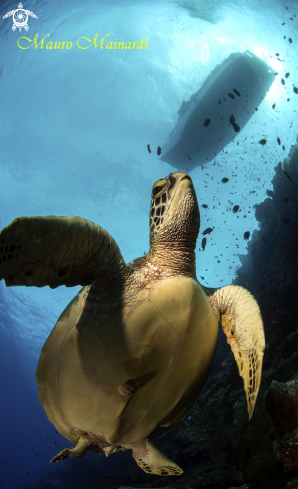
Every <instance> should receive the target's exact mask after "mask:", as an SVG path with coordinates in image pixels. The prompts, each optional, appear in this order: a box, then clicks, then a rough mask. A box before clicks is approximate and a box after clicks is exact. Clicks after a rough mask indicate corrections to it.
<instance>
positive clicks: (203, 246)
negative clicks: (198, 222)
mask: <svg viewBox="0 0 298 489" xmlns="http://www.w3.org/2000/svg"><path fill="white" fill-rule="evenodd" d="M206 243H207V238H203V239H202V249H203V251H204V249H205V246H206Z"/></svg>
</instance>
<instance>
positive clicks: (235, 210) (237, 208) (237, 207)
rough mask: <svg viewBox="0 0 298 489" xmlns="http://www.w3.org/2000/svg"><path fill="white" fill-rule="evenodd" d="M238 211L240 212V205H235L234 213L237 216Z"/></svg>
mask: <svg viewBox="0 0 298 489" xmlns="http://www.w3.org/2000/svg"><path fill="white" fill-rule="evenodd" d="M238 211H239V205H234V207H233V212H234V213H235V214H236V212H238Z"/></svg>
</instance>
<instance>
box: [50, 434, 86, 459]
mask: <svg viewBox="0 0 298 489" xmlns="http://www.w3.org/2000/svg"><path fill="white" fill-rule="evenodd" d="M89 447H90V440H89V437H88V435H82V436H80V438H79V440H78V442H77V444H76V446H75V447H74V448H64V449H63V450H61V452H59V453H57V455H56V456H55V457H54V458H52V460H51V464H53V463H54V462H61V460H66V459H67V458H70V457H77V458H81V457H84V455H86V453H87V451H88V449H89Z"/></svg>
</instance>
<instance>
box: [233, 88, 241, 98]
mask: <svg viewBox="0 0 298 489" xmlns="http://www.w3.org/2000/svg"><path fill="white" fill-rule="evenodd" d="M233 91H234V92H235V93H236V95H238V97H241V95H240V93H239V92H238V90H236V88H233Z"/></svg>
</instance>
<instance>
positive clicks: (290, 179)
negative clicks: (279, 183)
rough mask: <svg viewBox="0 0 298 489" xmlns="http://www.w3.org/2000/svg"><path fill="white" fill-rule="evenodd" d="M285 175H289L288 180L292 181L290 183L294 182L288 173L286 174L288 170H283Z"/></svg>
mask: <svg viewBox="0 0 298 489" xmlns="http://www.w3.org/2000/svg"><path fill="white" fill-rule="evenodd" d="M283 172H284V174H285V175H287V177H288V179H289V180H290V182H291V181H292V179H291V177H290V175H289V174H288V172H286V170H283Z"/></svg>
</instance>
